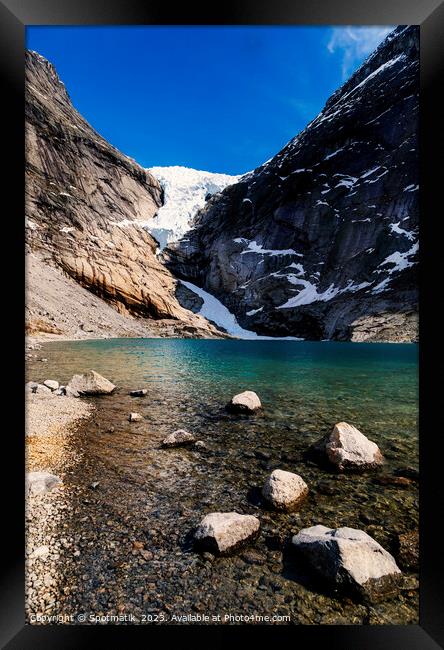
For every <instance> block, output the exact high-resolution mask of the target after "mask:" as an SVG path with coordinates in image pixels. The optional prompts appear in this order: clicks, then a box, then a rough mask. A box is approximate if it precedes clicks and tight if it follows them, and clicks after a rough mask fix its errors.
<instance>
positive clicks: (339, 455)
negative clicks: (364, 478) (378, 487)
mask: <svg viewBox="0 0 444 650" xmlns="http://www.w3.org/2000/svg"><path fill="white" fill-rule="evenodd" d="M314 450H315V451H317V452H318V453H322V454H324V455H325V457H326V459H327V460H328V462H329V463H331V464H332V465H334V466H335V467H336V468H337V469H338V470H339V471H341V472H342V471H344V470H347V469H349V470H355V471H364V470H368V469H375V468H377V467H380V466H381V465H383V463H384V457H383V456H382V454H381V452H380V450H379V447H378V445H377V444H376V443H375V442H373V441H372V440H369V439H368V438H366V436H364V434H363V433H361V432H360V431H359V429H356V427H354V426H352V425H351V424H347V422H338V424H335V426H334V427H333V430H332V432H331V433H330V434H328V435H327V436H325V437H324V438H322V440H320V441H319V442H318V443H316V445H315V446H314Z"/></svg>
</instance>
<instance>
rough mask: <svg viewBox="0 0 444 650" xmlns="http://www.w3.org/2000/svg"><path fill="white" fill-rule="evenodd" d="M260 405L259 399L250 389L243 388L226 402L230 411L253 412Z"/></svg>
mask: <svg viewBox="0 0 444 650" xmlns="http://www.w3.org/2000/svg"><path fill="white" fill-rule="evenodd" d="M261 407H262V404H261V401H260V399H259V397H258V396H257V395H256V393H255V392H254V391H252V390H245V391H244V392H243V393H239V394H238V395H235V396H234V397H233V398H232V399H231V401H230V402H229V403H228V404H227V409H228V410H229V411H231V412H232V413H254V412H255V411H257V410H259V409H260V408H261Z"/></svg>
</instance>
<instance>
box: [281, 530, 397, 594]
mask: <svg viewBox="0 0 444 650" xmlns="http://www.w3.org/2000/svg"><path fill="white" fill-rule="evenodd" d="M292 548H293V549H294V550H295V551H296V552H297V553H299V554H300V555H301V556H302V557H303V558H304V559H305V560H306V561H307V563H308V565H309V568H310V569H312V570H313V571H314V572H315V573H316V574H317V575H318V576H319V577H321V578H323V579H324V580H325V581H326V582H327V583H329V584H330V585H331V586H334V587H336V588H338V589H339V590H341V591H348V592H351V593H352V594H355V595H357V596H359V597H360V598H362V599H364V600H368V601H370V602H375V601H378V600H381V599H383V598H386V597H389V596H391V595H394V594H396V593H397V591H398V588H399V585H400V582H401V576H402V574H401V571H400V569H399V568H398V566H397V564H396V561H395V559H394V558H393V557H392V556H391V555H390V553H388V552H387V551H386V550H385V549H384V548H383V547H382V546H381V545H380V544H378V542H376V541H375V540H374V539H373V538H372V537H370V535H367V533H365V532H364V531H363V530H358V529H355V528H347V527H344V528H327V527H326V526H321V525H318V526H312V527H311V528H304V529H303V530H301V531H300V532H299V533H298V534H297V535H295V536H294V537H293V539H292Z"/></svg>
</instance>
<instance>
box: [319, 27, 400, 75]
mask: <svg viewBox="0 0 444 650" xmlns="http://www.w3.org/2000/svg"><path fill="white" fill-rule="evenodd" d="M392 29H394V28H393V27H390V26H382V27H381V26H378V27H377V26H375V27H373V26H372V27H353V26H348V27H333V29H332V33H331V37H330V40H329V42H328V44H327V49H328V51H329V52H331V53H332V54H333V53H335V52H339V53H341V54H342V63H341V66H342V70H341V71H342V78H343V79H344V80H345V79H347V77H348V76H349V75H350V74H351V73H352V72H353V71H354V70H355V69H356V68H357V67H358V66H359V65H360V64H361V63H362V61H363V60H364V59H365V58H366V57H367V56H368V55H369V54H370V53H371V52H373V50H374V49H375V48H376V47H377V46H378V45H379V43H380V42H381V41H382V40H384V38H385V37H386V36H387V34H388V33H389V32H391V31H392Z"/></svg>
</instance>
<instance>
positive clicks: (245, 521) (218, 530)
mask: <svg viewBox="0 0 444 650" xmlns="http://www.w3.org/2000/svg"><path fill="white" fill-rule="evenodd" d="M259 529H260V521H259V519H257V517H253V515H241V514H239V513H237V512H212V513H210V514H208V515H206V517H204V518H203V519H202V521H201V522H200V524H199V526H198V528H197V530H196V532H195V534H194V541H195V544H196V546H197V547H198V548H201V549H205V550H208V551H211V552H212V553H215V554H217V555H227V554H229V553H233V552H234V551H235V550H237V549H239V548H241V547H242V546H244V544H246V543H247V542H248V541H249V540H251V539H252V538H254V537H256V536H257V535H258V533H259Z"/></svg>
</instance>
